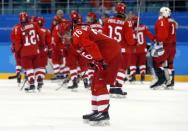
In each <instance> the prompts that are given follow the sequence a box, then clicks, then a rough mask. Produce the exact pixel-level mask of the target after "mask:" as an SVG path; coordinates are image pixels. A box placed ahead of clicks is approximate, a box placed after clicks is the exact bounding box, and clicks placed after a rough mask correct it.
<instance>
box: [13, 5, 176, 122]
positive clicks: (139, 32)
mask: <svg viewBox="0 0 188 131" xmlns="http://www.w3.org/2000/svg"><path fill="white" fill-rule="evenodd" d="M115 10H116V16H113V17H105V18H102V19H101V21H100V22H99V21H98V20H97V15H96V14H95V13H94V12H89V13H88V15H87V18H86V23H84V22H83V21H82V17H81V15H80V14H79V13H78V12H77V11H75V10H73V11H71V13H70V18H71V20H67V19H65V18H63V12H62V10H58V11H57V14H56V16H54V18H53V20H52V25H51V29H47V28H45V27H44V24H45V19H44V18H43V17H37V16H32V17H29V16H28V14H27V13H26V12H21V13H20V15H19V18H20V23H19V24H16V25H15V26H14V27H13V29H12V32H11V41H12V48H11V49H12V52H13V53H14V56H15V60H16V74H17V78H18V82H19V81H20V78H21V75H20V74H21V72H22V70H24V73H25V76H26V79H27V82H28V85H29V86H28V87H26V88H25V91H27V92H29V91H33V90H40V89H41V88H42V86H43V84H44V83H43V80H44V78H45V75H46V73H47V72H46V66H47V64H48V63H49V60H50V63H51V66H52V67H53V72H54V77H53V78H52V80H64V81H63V82H64V83H68V87H67V88H68V89H75V88H78V83H79V81H80V80H83V82H84V86H85V88H89V87H90V88H91V94H92V100H91V105H92V113H91V114H86V115H83V119H84V120H86V121H89V122H93V123H95V124H99V123H101V122H104V121H107V120H109V119H110V117H109V113H108V110H109V99H110V96H109V94H110V93H111V94H116V95H119V96H126V95H127V92H125V91H124V90H123V84H124V82H125V80H126V79H128V80H129V81H131V82H132V81H135V80H136V78H135V75H136V73H137V67H138V69H139V73H140V76H141V81H144V80H145V74H146V61H147V60H146V59H147V58H146V54H147V53H148V52H149V53H150V55H151V57H152V65H153V66H152V67H151V70H153V75H154V76H155V77H156V81H155V82H154V83H153V84H152V85H151V86H150V87H151V88H152V89H156V88H158V87H161V86H163V87H164V88H166V89H167V88H170V87H172V86H174V67H173V62H174V57H175V52H176V28H177V23H176V22H175V20H173V19H172V18H171V17H170V15H171V11H170V9H169V8H168V7H162V8H161V9H160V16H159V18H158V20H157V21H156V23H155V34H152V33H151V32H150V31H149V29H148V27H147V26H146V25H144V24H142V23H141V21H140V18H139V16H136V15H129V16H128V15H126V13H125V12H126V5H125V4H124V3H117V4H116V6H115ZM147 38H148V39H149V40H150V41H151V42H152V43H153V44H152V45H151V47H150V49H147V42H146V39H147ZM36 83H37V85H36ZM107 86H108V87H110V88H109V89H108V88H107Z"/></svg>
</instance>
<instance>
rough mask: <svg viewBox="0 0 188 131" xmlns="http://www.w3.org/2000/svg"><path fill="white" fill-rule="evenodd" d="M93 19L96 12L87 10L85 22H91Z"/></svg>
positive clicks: (95, 18) (95, 17) (95, 16)
mask: <svg viewBox="0 0 188 131" xmlns="http://www.w3.org/2000/svg"><path fill="white" fill-rule="evenodd" d="M95 21H97V15H96V13H94V12H89V13H88V14H87V22H88V23H93V22H95Z"/></svg>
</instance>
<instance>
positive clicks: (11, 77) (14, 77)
mask: <svg viewBox="0 0 188 131" xmlns="http://www.w3.org/2000/svg"><path fill="white" fill-rule="evenodd" d="M17 77H18V75H17V74H16V75H14V76H9V77H8V79H16V78H17Z"/></svg>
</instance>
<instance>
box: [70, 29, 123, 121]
mask: <svg viewBox="0 0 188 131" xmlns="http://www.w3.org/2000/svg"><path fill="white" fill-rule="evenodd" d="M73 46H74V48H75V49H76V51H77V53H78V54H80V55H81V56H83V57H84V58H86V59H88V61H90V63H91V66H92V67H93V68H94V69H95V73H94V78H93V82H92V87H91V91H92V110H93V113H91V114H88V115H84V116H83V119H85V120H89V121H90V122H94V123H95V122H97V123H98V122H102V121H105V120H109V114H108V109H109V92H108V89H107V84H114V82H115V79H116V76H117V72H118V69H119V66H120V64H121V47H120V45H119V44H118V43H117V41H115V40H113V39H111V38H109V37H107V36H106V35H103V34H101V33H97V32H95V31H94V30H92V29H90V28H89V26H77V27H76V28H75V29H74V30H73ZM112 52H113V53H112Z"/></svg>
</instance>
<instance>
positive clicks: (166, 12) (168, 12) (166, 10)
mask: <svg viewBox="0 0 188 131" xmlns="http://www.w3.org/2000/svg"><path fill="white" fill-rule="evenodd" d="M160 15H161V16H164V17H169V16H170V15H171V10H170V9H169V8H168V7H161V9H160Z"/></svg>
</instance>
